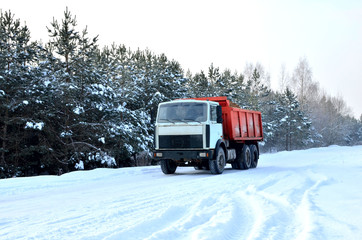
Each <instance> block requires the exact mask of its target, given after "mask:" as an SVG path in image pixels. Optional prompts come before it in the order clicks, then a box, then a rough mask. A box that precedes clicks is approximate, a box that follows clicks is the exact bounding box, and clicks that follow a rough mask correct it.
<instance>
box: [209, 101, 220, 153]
mask: <svg viewBox="0 0 362 240" xmlns="http://www.w3.org/2000/svg"><path fill="white" fill-rule="evenodd" d="M216 108H217V105H215V104H210V133H209V135H210V145H209V147H210V148H211V149H213V148H215V146H216V143H217V141H218V140H219V139H220V138H222V124H221V123H217V110H216Z"/></svg>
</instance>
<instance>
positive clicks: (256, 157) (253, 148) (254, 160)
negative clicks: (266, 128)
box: [250, 145, 259, 168]
mask: <svg viewBox="0 0 362 240" xmlns="http://www.w3.org/2000/svg"><path fill="white" fill-rule="evenodd" d="M250 152H251V168H256V166H258V160H259V152H258V148H257V147H256V146H255V145H250Z"/></svg>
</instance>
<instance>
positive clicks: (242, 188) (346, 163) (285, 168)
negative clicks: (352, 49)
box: [0, 146, 362, 240]
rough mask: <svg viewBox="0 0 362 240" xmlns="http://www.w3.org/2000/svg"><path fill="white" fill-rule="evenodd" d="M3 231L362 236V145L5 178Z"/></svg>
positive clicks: (35, 234) (10, 234)
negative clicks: (219, 169)
mask: <svg viewBox="0 0 362 240" xmlns="http://www.w3.org/2000/svg"><path fill="white" fill-rule="evenodd" d="M0 239H119V240H123V239H197V240H198V239H218V240H220V239H238V240H240V239H278V240H279V239H286V240H291V239H348V240H352V239H356V240H357V239H362V146H357V147H338V146H332V147H328V148H319V149H310V150H306V151H292V152H281V153H276V154H263V155H261V157H260V161H259V166H258V168H256V169H252V170H247V171H240V170H233V169H231V166H229V165H228V166H227V169H226V170H225V172H224V173H223V174H222V175H211V174H210V173H209V172H208V171H196V170H194V169H193V168H178V169H177V171H176V174H174V175H164V174H163V173H162V172H161V169H160V168H159V167H158V166H155V167H139V168H123V169H97V170H93V171H79V172H72V173H68V174H64V175H62V176H60V177H58V176H39V177H29V178H13V179H5V180H0Z"/></svg>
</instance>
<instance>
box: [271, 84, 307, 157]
mask: <svg viewBox="0 0 362 240" xmlns="http://www.w3.org/2000/svg"><path fill="white" fill-rule="evenodd" d="M277 111H278V115H279V116H281V117H282V118H280V119H279V123H278V133H279V134H280V135H279V136H277V139H279V141H280V140H281V139H284V144H285V148H284V149H285V150H287V151H290V150H293V149H302V148H305V147H306V146H307V144H308V143H309V142H310V141H311V132H310V127H311V122H310V121H309V119H308V118H307V117H306V116H305V114H304V113H303V112H302V111H301V110H300V106H299V102H298V100H297V97H296V95H295V94H294V93H293V92H292V91H291V90H290V89H289V88H287V89H286V90H285V91H284V92H283V94H281V96H280V98H279V107H278V109H277Z"/></svg>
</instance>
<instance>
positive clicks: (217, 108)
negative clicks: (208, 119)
mask: <svg viewBox="0 0 362 240" xmlns="http://www.w3.org/2000/svg"><path fill="white" fill-rule="evenodd" d="M216 115H217V119H216V122H217V123H222V109H221V106H220V105H219V106H217V107H216Z"/></svg>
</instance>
